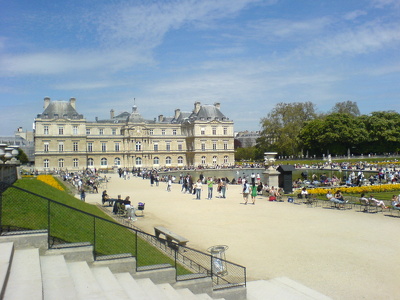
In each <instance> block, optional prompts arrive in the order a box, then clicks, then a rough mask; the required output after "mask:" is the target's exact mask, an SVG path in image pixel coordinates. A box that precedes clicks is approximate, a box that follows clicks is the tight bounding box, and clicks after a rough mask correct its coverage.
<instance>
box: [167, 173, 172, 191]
mask: <svg viewBox="0 0 400 300" xmlns="http://www.w3.org/2000/svg"><path fill="white" fill-rule="evenodd" d="M171 186H172V177H171V175H169V176H168V180H167V191H168V192H170V191H171Z"/></svg>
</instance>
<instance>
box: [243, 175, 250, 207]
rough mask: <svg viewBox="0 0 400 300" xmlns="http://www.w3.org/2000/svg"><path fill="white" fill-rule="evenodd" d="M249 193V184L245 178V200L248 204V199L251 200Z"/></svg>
mask: <svg viewBox="0 0 400 300" xmlns="http://www.w3.org/2000/svg"><path fill="white" fill-rule="evenodd" d="M249 193H250V187H249V184H248V183H247V181H246V180H243V200H244V204H247V201H248V200H249Z"/></svg>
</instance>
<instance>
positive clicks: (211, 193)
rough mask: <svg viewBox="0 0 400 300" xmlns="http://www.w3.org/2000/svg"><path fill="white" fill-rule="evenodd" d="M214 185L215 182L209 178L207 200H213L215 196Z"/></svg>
mask: <svg viewBox="0 0 400 300" xmlns="http://www.w3.org/2000/svg"><path fill="white" fill-rule="evenodd" d="M213 185H214V180H213V179H212V178H211V177H208V178H207V187H208V198H207V200H211V199H212V196H213Z"/></svg>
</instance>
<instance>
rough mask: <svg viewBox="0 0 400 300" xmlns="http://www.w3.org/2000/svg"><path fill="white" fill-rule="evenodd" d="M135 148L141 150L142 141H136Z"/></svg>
mask: <svg viewBox="0 0 400 300" xmlns="http://www.w3.org/2000/svg"><path fill="white" fill-rule="evenodd" d="M135 149H136V151H142V143H141V142H136V146H135Z"/></svg>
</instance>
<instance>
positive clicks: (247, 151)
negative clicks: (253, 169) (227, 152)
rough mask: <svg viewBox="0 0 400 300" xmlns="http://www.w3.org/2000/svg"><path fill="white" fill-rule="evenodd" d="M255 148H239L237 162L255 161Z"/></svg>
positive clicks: (236, 154) (236, 153)
mask: <svg viewBox="0 0 400 300" xmlns="http://www.w3.org/2000/svg"><path fill="white" fill-rule="evenodd" d="M255 151H256V148H255V147H246V148H237V149H236V152H235V160H236V161H242V160H249V161H254V160H255Z"/></svg>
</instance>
